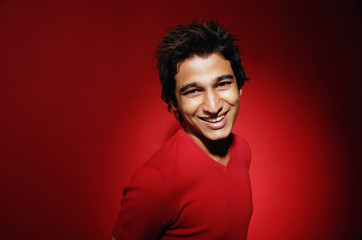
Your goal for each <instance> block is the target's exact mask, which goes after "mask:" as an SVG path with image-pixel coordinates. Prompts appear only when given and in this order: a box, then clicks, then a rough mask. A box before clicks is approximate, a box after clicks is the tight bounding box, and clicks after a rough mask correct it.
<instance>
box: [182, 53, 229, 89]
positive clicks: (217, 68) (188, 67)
mask: <svg viewBox="0 0 362 240" xmlns="http://www.w3.org/2000/svg"><path fill="white" fill-rule="evenodd" d="M225 74H231V75H234V74H233V70H232V68H231V64H230V61H228V60H226V59H225V58H224V57H223V56H222V55H220V54H216V53H213V54H210V55H207V56H205V57H204V56H202V57H200V56H193V57H191V58H188V59H186V60H185V61H183V62H181V63H180V64H179V65H178V73H177V74H176V76H175V81H176V88H177V87H180V86H181V85H184V84H187V83H190V82H199V83H207V82H209V81H212V80H214V79H216V78H217V77H219V76H221V75H225Z"/></svg>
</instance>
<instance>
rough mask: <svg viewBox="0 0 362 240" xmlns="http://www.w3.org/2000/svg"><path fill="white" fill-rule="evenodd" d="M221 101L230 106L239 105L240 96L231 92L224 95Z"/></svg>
mask: <svg viewBox="0 0 362 240" xmlns="http://www.w3.org/2000/svg"><path fill="white" fill-rule="evenodd" d="M223 99H225V101H226V102H227V103H228V104H230V105H239V101H240V96H239V93H238V91H231V92H227V93H225V94H224V96H223Z"/></svg>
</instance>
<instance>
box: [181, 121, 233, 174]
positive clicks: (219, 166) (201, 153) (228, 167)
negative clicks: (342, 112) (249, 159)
mask: <svg viewBox="0 0 362 240" xmlns="http://www.w3.org/2000/svg"><path fill="white" fill-rule="evenodd" d="M178 134H179V135H180V136H181V137H183V138H185V139H186V140H187V143H188V145H189V146H190V148H191V149H193V150H194V151H195V152H196V153H197V154H198V155H199V156H200V158H202V159H203V160H204V161H206V162H208V163H209V164H210V165H211V166H213V167H215V168H217V169H219V170H221V171H223V172H226V173H228V172H230V170H231V167H232V162H233V159H234V157H233V152H234V151H233V145H234V144H233V143H231V145H230V156H229V160H228V162H227V163H226V165H223V164H221V163H219V162H218V161H216V160H214V159H213V158H211V157H210V156H209V155H207V154H206V153H205V152H204V151H203V150H202V149H201V148H200V146H199V145H197V143H196V142H195V141H194V140H193V139H192V138H191V137H190V136H189V135H188V134H187V133H186V132H185V130H184V129H183V128H180V129H179V130H178Z"/></svg>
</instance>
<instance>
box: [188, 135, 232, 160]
mask: <svg viewBox="0 0 362 240" xmlns="http://www.w3.org/2000/svg"><path fill="white" fill-rule="evenodd" d="M185 132H186V133H187V134H188V135H189V136H190V137H191V138H192V140H194V142H195V143H196V144H197V145H198V146H199V147H200V148H201V149H202V150H203V151H204V152H205V153H206V154H207V155H208V156H209V157H211V158H212V159H214V160H215V161H217V162H219V163H220V164H222V165H224V166H226V164H227V163H228V161H229V158H230V145H231V142H232V136H231V134H230V135H229V136H228V137H227V138H224V139H220V140H215V141H212V140H210V139H207V138H205V137H204V136H202V135H200V134H197V133H196V134H195V133H194V132H192V131H188V129H186V128H185Z"/></svg>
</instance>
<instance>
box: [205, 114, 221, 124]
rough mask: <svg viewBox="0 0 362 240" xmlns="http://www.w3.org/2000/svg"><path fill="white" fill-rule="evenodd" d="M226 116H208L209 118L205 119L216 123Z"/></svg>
mask: <svg viewBox="0 0 362 240" xmlns="http://www.w3.org/2000/svg"><path fill="white" fill-rule="evenodd" d="M224 117H225V115H222V116H220V117H217V118H208V119H205V120H206V121H208V122H212V123H214V122H218V121H221V120H222V119H223V118H224Z"/></svg>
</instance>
